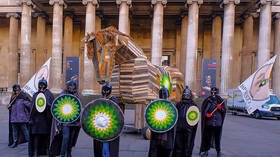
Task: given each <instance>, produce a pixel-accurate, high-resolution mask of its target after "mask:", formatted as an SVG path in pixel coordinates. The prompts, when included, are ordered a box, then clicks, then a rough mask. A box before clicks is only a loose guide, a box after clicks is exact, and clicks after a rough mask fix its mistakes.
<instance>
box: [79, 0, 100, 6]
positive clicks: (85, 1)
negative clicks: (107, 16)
mask: <svg viewBox="0 0 280 157" xmlns="http://www.w3.org/2000/svg"><path fill="white" fill-rule="evenodd" d="M89 3H92V4H93V5H96V6H98V3H99V1H98V0H83V5H88V4H89Z"/></svg>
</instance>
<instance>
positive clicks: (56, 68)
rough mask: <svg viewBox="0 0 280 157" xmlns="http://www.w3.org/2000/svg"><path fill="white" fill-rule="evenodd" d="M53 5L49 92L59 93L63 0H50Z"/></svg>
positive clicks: (61, 79)
mask: <svg viewBox="0 0 280 157" xmlns="http://www.w3.org/2000/svg"><path fill="white" fill-rule="evenodd" d="M49 3H50V5H53V31H52V61H51V77H50V78H51V79H50V85H51V91H52V92H54V93H60V92H61V90H62V84H64V83H63V82H62V81H63V80H64V79H63V78H62V28H63V5H64V1H63V0H50V1H49Z"/></svg>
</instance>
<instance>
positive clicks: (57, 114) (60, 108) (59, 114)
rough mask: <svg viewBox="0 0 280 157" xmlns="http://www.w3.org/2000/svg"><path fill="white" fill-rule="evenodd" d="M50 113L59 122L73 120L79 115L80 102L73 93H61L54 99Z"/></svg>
mask: <svg viewBox="0 0 280 157" xmlns="http://www.w3.org/2000/svg"><path fill="white" fill-rule="evenodd" d="M51 113H52V115H53V117H54V118H55V119H56V120H57V121H59V122H60V123H71V122H74V121H76V120H77V119H78V118H79V117H80V113H81V102H80V100H79V99H78V98H77V97H75V96H74V95H70V94H64V95H61V96H59V97H57V98H56V99H55V100H54V102H53V104H52V107H51Z"/></svg>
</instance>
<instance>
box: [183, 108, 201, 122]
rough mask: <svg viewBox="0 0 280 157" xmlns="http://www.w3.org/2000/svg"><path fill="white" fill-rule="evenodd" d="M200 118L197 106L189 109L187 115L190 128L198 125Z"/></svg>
mask: <svg viewBox="0 0 280 157" xmlns="http://www.w3.org/2000/svg"><path fill="white" fill-rule="evenodd" d="M199 116H200V112H199V109H198V107H196V106H191V107H189V109H188V111H187V114H186V120H187V123H188V124H189V125H190V126H194V125H196V124H197V123H198V121H199Z"/></svg>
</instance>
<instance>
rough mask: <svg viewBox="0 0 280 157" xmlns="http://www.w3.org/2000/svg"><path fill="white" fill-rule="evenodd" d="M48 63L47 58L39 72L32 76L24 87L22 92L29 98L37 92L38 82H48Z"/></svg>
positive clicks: (49, 60)
mask: <svg viewBox="0 0 280 157" xmlns="http://www.w3.org/2000/svg"><path fill="white" fill-rule="evenodd" d="M50 62H51V58H49V59H48V60H47V61H46V62H45V64H44V65H43V66H42V67H41V68H40V70H39V71H38V72H37V73H36V74H34V75H33V76H32V78H31V80H29V81H28V82H27V83H26V85H24V87H23V90H24V91H25V92H26V93H28V94H29V95H30V96H31V97H32V96H33V95H34V94H35V93H36V92H37V91H38V82H39V81H40V80H41V79H42V78H44V79H45V80H47V82H49V78H50Z"/></svg>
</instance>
